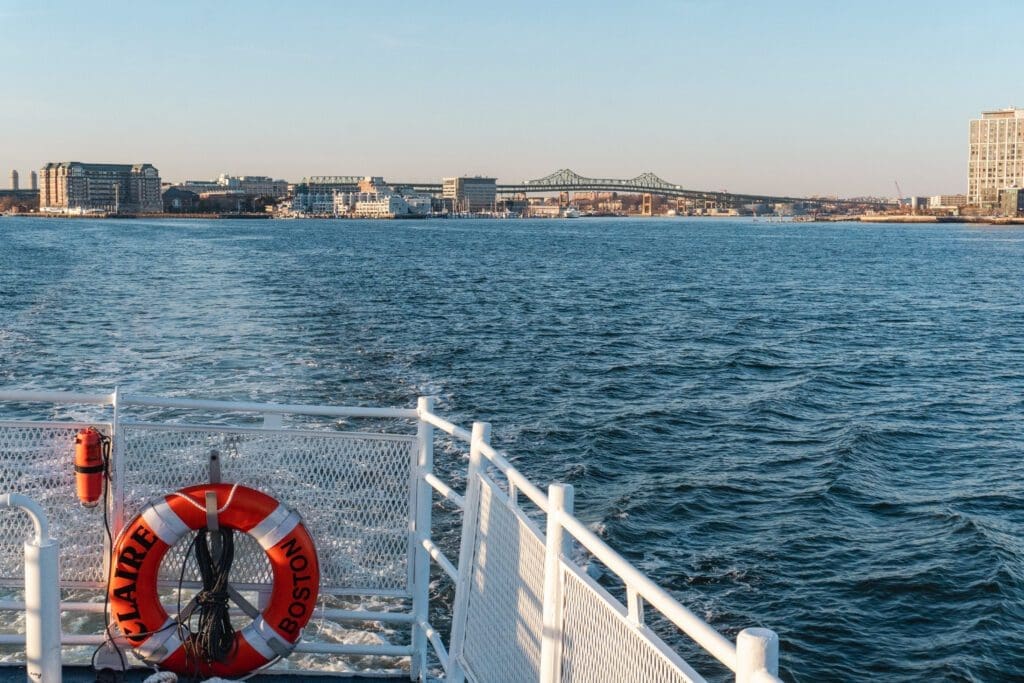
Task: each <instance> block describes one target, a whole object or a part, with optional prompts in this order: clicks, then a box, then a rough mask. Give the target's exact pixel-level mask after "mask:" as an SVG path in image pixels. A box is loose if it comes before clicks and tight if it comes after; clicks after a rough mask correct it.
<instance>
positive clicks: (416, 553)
mask: <svg viewBox="0 0 1024 683" xmlns="http://www.w3.org/2000/svg"><path fill="white" fill-rule="evenodd" d="M416 411H417V412H418V413H419V416H420V421H419V427H418V428H417V430H416V442H417V444H418V448H417V453H416V467H414V468H413V482H414V484H413V485H414V486H415V487H416V489H415V496H416V498H415V501H416V508H415V511H414V515H415V517H414V518H413V525H412V533H411V534H410V535H409V545H410V546H411V547H412V548H413V569H412V579H413V581H412V612H413V616H414V620H413V624H412V666H411V667H410V670H409V679H410V680H414V681H416V680H418V681H424V682H425V681H426V680H427V634H426V631H425V630H424V627H423V626H421V624H426V623H429V620H430V555H428V554H427V549H426V548H424V547H423V546H422V545H421V544H420V543H419V542H417V540H416V539H417V538H418V537H419V536H421V535H422V536H426V537H427V538H430V536H431V533H430V530H431V520H430V512H431V508H432V503H433V491H432V490H431V488H430V484H428V483H427V482H426V480H425V479H424V477H426V476H427V475H428V474H431V473H433V471H434V426H433V425H431V424H430V423H429V422H427V421H426V420H424V419H423V414H424V413H432V412H434V399H433V398H431V397H428V396H421V397H420V398H419V399H418V400H417V401H416Z"/></svg>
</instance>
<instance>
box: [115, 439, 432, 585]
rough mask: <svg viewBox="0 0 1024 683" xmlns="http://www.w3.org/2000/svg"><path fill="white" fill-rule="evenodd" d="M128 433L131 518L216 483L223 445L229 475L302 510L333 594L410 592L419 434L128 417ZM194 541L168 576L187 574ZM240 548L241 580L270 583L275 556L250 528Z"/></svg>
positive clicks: (237, 571) (171, 558) (170, 562)
mask: <svg viewBox="0 0 1024 683" xmlns="http://www.w3.org/2000/svg"><path fill="white" fill-rule="evenodd" d="M120 438H121V439H122V445H123V449H124V450H123V454H122V455H123V458H124V464H123V466H124V470H123V475H122V476H123V485H124V501H125V509H124V515H125V521H127V520H129V519H130V518H131V517H133V516H134V515H135V514H137V513H138V511H139V510H140V509H141V508H142V507H143V506H144V505H145V504H146V502H147V501H150V500H152V499H154V498H156V497H158V496H162V495H165V494H167V493H169V492H171V491H175V490H177V489H180V488H184V487H186V486H190V485H192V484H197V483H202V482H204V481H207V479H208V463H209V456H210V452H211V451H213V450H216V451H217V452H218V453H219V454H220V463H221V479H222V481H224V482H230V483H235V482H237V483H240V484H243V485H245V486H249V487H252V488H254V489H258V490H260V491H263V492H265V493H268V494H269V495H271V496H273V497H274V498H276V499H277V500H279V501H280V502H281V503H283V504H284V505H286V506H287V507H289V508H290V509H292V510H294V511H296V512H298V513H299V514H300V515H302V519H303V523H304V524H305V525H306V528H307V529H309V532H310V533H311V534H312V536H313V540H314V542H315V543H316V545H317V551H318V554H319V557H320V572H321V578H320V582H321V587H322V590H323V591H324V592H335V593H344V592H347V591H348V592H350V591H352V590H353V589H356V590H359V591H369V592H383V593H396V594H397V593H401V594H405V593H407V592H408V587H407V585H406V584H407V573H406V565H407V553H408V541H409V536H408V534H409V512H410V511H409V477H410V469H409V468H410V464H411V458H412V455H413V452H414V449H415V445H416V440H415V438H414V437H411V436H409V437H406V436H389V435H379V434H344V433H335V432H296V431H288V430H282V431H269V430H267V431H264V430H242V429H239V430H233V429H232V430H225V429H215V428H194V429H193V428H180V427H163V426H160V427H154V426H142V425H130V426H129V425H123V426H122V428H121V435H120ZM186 542H187V541H183V542H182V543H179V545H178V546H177V547H176V548H175V549H174V550H172V551H171V552H170V553H169V554H168V558H167V559H166V560H165V561H164V564H163V567H162V578H163V579H164V580H166V581H169V582H177V580H178V576H179V573H180V571H181V557H182V553H183V548H184V547H185V545H184V544H185V543H186ZM235 552H236V555H235V565H234V566H233V567H232V571H231V576H232V582H233V583H234V582H237V583H268V582H269V580H270V575H269V564H268V563H267V561H266V557H265V554H264V553H263V551H262V550H260V548H259V546H258V545H256V543H255V542H254V541H253V540H252V539H251V538H249V537H248V535H244V534H237V535H236V549H235ZM188 576H189V574H186V577H188ZM194 576H195V575H194V574H192V578H194Z"/></svg>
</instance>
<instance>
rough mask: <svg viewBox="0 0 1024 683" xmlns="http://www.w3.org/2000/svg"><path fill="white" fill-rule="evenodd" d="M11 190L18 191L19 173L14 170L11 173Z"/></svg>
mask: <svg viewBox="0 0 1024 683" xmlns="http://www.w3.org/2000/svg"><path fill="white" fill-rule="evenodd" d="M11 189H12V190H14V191H15V192H17V191H18V172H17V171H14V170H12V171H11Z"/></svg>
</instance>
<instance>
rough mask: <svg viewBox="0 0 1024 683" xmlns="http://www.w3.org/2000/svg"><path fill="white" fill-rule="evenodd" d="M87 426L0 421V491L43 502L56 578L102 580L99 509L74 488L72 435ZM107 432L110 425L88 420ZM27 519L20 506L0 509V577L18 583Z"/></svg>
mask: <svg viewBox="0 0 1024 683" xmlns="http://www.w3.org/2000/svg"><path fill="white" fill-rule="evenodd" d="M86 426H87V425H77V424H61V425H47V424H42V423H40V424H38V425H28V424H25V423H12V422H7V423H0V493H21V494H24V495H26V496H28V497H29V498H32V499H33V500H35V501H36V502H37V503H39V504H41V505H42V506H43V509H45V510H46V515H47V517H48V519H49V522H50V534H51V535H52V536H54V537H55V538H57V539H59V540H60V542H61V543H60V568H61V579H62V580H63V581H65V582H86V583H94V582H95V583H100V582H102V581H103V535H104V532H103V510H102V507H101V506H97V507H94V508H83V507H82V506H81V505H80V504H79V502H78V496H77V494H76V493H75V473H74V470H73V469H72V468H73V467H74V457H75V434H77V433H78V430H79V429H81V428H83V427H86ZM93 426H94V427H96V428H98V429H100V431H102V432H104V433H107V434H109V429H107V428H106V427H103V426H101V425H93ZM31 537H32V522H31V521H30V520H29V517H28V515H26V514H24V513H23V512H21V511H20V510H0V581H2V582H3V583H4V584H8V585H18V586H20V585H21V584H22V583H23V581H24V579H23V577H24V572H25V566H24V564H25V550H24V543H25V541H26V540H28V539H29V538H31Z"/></svg>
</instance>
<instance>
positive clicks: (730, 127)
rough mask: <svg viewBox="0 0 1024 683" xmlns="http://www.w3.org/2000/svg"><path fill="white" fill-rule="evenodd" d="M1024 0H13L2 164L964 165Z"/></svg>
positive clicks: (519, 174)
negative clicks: (975, 121) (972, 123)
mask: <svg viewBox="0 0 1024 683" xmlns="http://www.w3.org/2000/svg"><path fill="white" fill-rule="evenodd" d="M1022 26H1024V3H1022V2H1020V1H1019V0H1005V1H1003V2H995V1H986V0H974V1H972V2H966V1H959V2H943V1H939V0H932V1H930V2H924V1H922V2H896V1H894V0H889V1H888V2H869V1H858V2H842V3H840V2H824V1H821V0H818V1H815V2H712V1H703V0H696V1H692V2H636V3H632V2H630V3H627V2H617V3H604V2H588V3H583V2H560V3H549V2H529V1H527V2H516V3H501V4H500V5H495V6H492V5H490V4H489V3H486V2H484V1H483V0H476V1H474V2H461V1H448V2H443V3H441V2H438V3H424V2H358V3H357V2H326V1H324V2H320V1H314V0H304V1H303V2H299V3H290V2H281V1H280V0H277V1H275V2H263V1H254V0H249V1H246V2H241V1H238V2H219V3H210V2H190V1H185V0H179V1H176V2H148V1H143V0H136V1H134V2H114V1H111V2H82V1H81V0H77V1H75V2H58V1H54V2H45V3H43V2H32V1H30V0H19V1H17V2H15V1H12V0H0V64H3V65H4V71H3V74H4V87H3V90H2V95H0V169H2V170H3V176H2V177H0V184H3V185H6V182H5V176H6V173H7V169H10V168H18V169H20V170H21V171H22V173H23V174H27V171H28V170H29V169H32V168H37V167H39V166H40V165H41V164H43V163H45V162H46V161H51V160H67V159H77V160H82V161H116V162H136V161H149V162H152V163H154V164H156V165H157V167H158V168H159V169H160V171H161V175H162V176H163V177H164V178H165V179H170V180H182V179H185V178H209V177H214V176H216V175H217V174H218V173H221V172H229V173H233V174H258V175H273V176H275V177H284V178H287V179H289V180H296V179H298V178H300V177H301V176H303V175H313V174H375V175H384V176H385V177H388V178H390V179H396V180H399V179H410V180H412V179H416V180H427V179H437V178H439V177H441V176H442V175H454V174H462V173H474V174H477V173H479V174H491V175H496V176H498V177H499V178H500V179H502V180H506V181H514V180H521V179H524V178H535V177H540V176H543V175H546V174H547V173H548V172H550V171H553V170H555V169H558V168H563V167H570V168H572V169H574V170H576V171H578V172H580V173H582V174H584V175H592V176H601V177H632V176H634V175H637V174H639V173H641V172H643V171H653V172H655V173H657V174H658V175H660V176H662V177H663V178H665V179H666V180H670V181H672V182H676V183H680V184H683V185H686V186H688V187H693V188H698V189H728V190H730V191H733V192H764V193H786V194H810V193H829V194H832V193H838V194H843V195H855V194H867V193H873V194H882V195H892V194H895V190H894V188H893V180H894V179H898V180H899V181H900V184H901V185H902V187H903V190H904V192H905V193H906V194H937V193H940V192H941V193H948V192H962V191H964V190H965V189H966V165H967V125H968V120H969V119H971V118H972V117H976V116H977V115H978V113H979V112H980V111H982V110H985V109H992V108H1000V107H1006V106H1011V105H1018V106H1024V79H1022V78H1021V75H1020V71H1021V67H1022V66H1024V55H1022V52H1021V45H1022V44H1024V38H1022V33H1021V27H1022Z"/></svg>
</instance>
